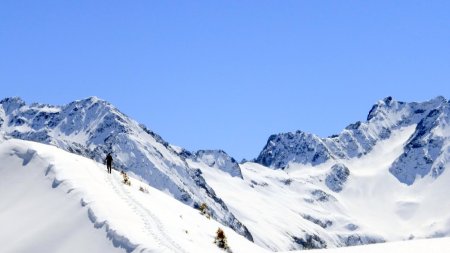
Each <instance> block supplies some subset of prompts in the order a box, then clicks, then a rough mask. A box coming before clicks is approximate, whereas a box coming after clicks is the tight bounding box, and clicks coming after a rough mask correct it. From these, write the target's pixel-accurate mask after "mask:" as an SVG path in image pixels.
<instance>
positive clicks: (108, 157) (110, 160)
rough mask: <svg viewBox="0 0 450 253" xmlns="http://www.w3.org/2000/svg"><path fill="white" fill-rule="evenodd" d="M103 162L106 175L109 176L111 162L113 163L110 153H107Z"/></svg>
mask: <svg viewBox="0 0 450 253" xmlns="http://www.w3.org/2000/svg"><path fill="white" fill-rule="evenodd" d="M105 161H106V169H108V173H109V174H111V165H112V161H113V158H112V156H111V153H109V154H108V155H107V156H106V159H105Z"/></svg>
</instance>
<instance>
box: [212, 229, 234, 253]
mask: <svg viewBox="0 0 450 253" xmlns="http://www.w3.org/2000/svg"><path fill="white" fill-rule="evenodd" d="M214 243H215V244H216V245H217V247H219V248H221V249H224V250H226V251H227V252H229V253H231V249H230V247H229V246H228V242H227V237H226V236H225V232H223V230H222V229H221V228H218V229H217V231H216V238H215V239H214Z"/></svg>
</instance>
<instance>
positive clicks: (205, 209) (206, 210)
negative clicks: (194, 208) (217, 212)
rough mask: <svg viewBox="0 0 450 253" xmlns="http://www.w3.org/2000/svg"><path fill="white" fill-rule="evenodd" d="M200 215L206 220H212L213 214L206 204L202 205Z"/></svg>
mask: <svg viewBox="0 0 450 253" xmlns="http://www.w3.org/2000/svg"><path fill="white" fill-rule="evenodd" d="M199 209H200V213H201V214H202V215H204V216H206V218H208V219H210V218H211V214H210V213H209V208H208V205H206V203H202V204H201V205H200V208H199Z"/></svg>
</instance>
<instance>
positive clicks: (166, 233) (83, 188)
mask: <svg viewBox="0 0 450 253" xmlns="http://www.w3.org/2000/svg"><path fill="white" fill-rule="evenodd" d="M0 160H1V161H2V162H1V164H0V173H1V175H2V183H1V184H0V199H1V200H2V201H1V202H0V224H2V229H1V230H0V245H1V251H2V252H224V251H223V250H221V249H219V248H218V247H217V246H216V245H215V244H214V243H213V241H214V237H215V232H216V230H217V229H218V228H219V227H220V228H223V229H224V231H225V234H226V236H227V237H228V243H229V245H230V247H231V249H232V251H233V252H266V251H265V250H264V249H262V248H260V247H258V246H256V245H255V244H253V243H251V242H250V241H248V240H247V239H246V238H245V237H243V236H241V235H238V234H236V233H235V232H234V231H233V230H231V229H229V228H227V227H224V226H223V225H221V224H220V223H218V222H216V221H214V220H212V219H207V218H206V217H205V216H203V215H201V214H200V213H199V211H198V210H195V209H193V208H191V207H189V206H187V205H184V204H182V203H181V202H179V201H177V200H175V199H173V198H171V197H170V196H168V195H167V194H164V193H163V192H161V191H159V190H157V189H154V188H152V187H149V186H148V185H145V183H143V182H141V181H138V180H135V179H133V178H131V186H127V185H125V184H123V183H122V182H121V180H122V177H121V175H120V173H118V172H116V171H113V174H111V175H110V174H107V173H106V172H105V168H104V165H102V164H99V163H97V162H95V161H93V160H90V159H86V158H84V157H81V156H78V155H74V154H71V153H68V152H66V151H63V150H60V149H58V148H56V147H53V146H48V145H44V144H39V143H35V142H28V141H22V140H16V139H10V140H4V141H2V142H1V143H0ZM140 186H143V187H144V188H146V189H147V190H148V193H144V192H142V191H140V190H139V187H140Z"/></svg>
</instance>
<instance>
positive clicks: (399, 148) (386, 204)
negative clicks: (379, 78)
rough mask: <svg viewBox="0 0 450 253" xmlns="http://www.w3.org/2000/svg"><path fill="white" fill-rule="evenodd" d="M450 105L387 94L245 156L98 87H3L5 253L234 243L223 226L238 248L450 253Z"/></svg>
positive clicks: (0, 154) (0, 215)
mask: <svg viewBox="0 0 450 253" xmlns="http://www.w3.org/2000/svg"><path fill="white" fill-rule="evenodd" d="M449 108H450V106H449V102H448V101H447V100H446V99H445V98H443V97H437V98H435V99H432V100H430V101H426V102H422V103H416V102H413V103H405V102H399V101H395V100H394V99H393V98H391V97H388V98H385V99H383V100H380V101H378V103H377V104H375V105H374V106H373V107H372V110H370V112H369V115H368V117H367V121H365V122H357V123H355V124H351V125H349V126H348V127H347V128H345V129H344V130H343V131H342V132H341V133H340V134H338V135H333V136H330V137H327V138H320V137H318V136H316V135H313V134H309V133H304V132H301V131H297V132H292V133H281V134H276V135H272V136H270V137H269V140H268V142H267V145H266V146H265V147H264V149H263V150H262V151H261V154H260V155H259V156H258V157H257V158H256V159H254V160H252V161H249V162H244V163H238V162H237V161H236V160H235V159H233V158H232V157H230V156H229V155H228V154H227V153H226V152H224V151H222V150H199V151H195V152H191V151H188V150H185V149H183V148H182V147H177V146H175V145H171V144H169V143H167V142H165V141H164V140H163V139H162V138H161V137H160V136H158V135H157V134H156V133H154V132H152V131H151V130H149V129H148V128H146V127H145V126H143V125H141V124H139V123H137V122H136V121H134V120H132V119H130V118H129V117H127V116H126V115H124V114H123V113H121V112H120V111H119V110H118V109H116V108H115V107H114V106H112V105H111V104H109V103H108V102H106V101H103V100H101V99H98V98H95V97H91V98H88V99H84V100H79V101H74V102H72V103H70V104H68V105H65V106H52V105H42V104H31V105H27V104H26V103H25V102H24V101H22V100H21V99H19V98H8V99H4V100H2V101H0V159H1V163H0V173H1V174H2V179H3V180H2V181H3V183H2V184H0V198H1V199H2V201H1V202H0V222H1V224H5V226H4V227H6V228H7V229H2V230H1V231H0V243H1V244H2V245H4V247H3V249H2V252H3V251H5V252H37V251H39V252H44V251H45V252H80V251H81V252H106V251H107V252H223V250H222V249H219V248H218V247H217V245H216V244H214V243H213V242H214V238H215V235H216V231H217V229H218V228H222V229H223V230H224V231H225V234H226V236H227V238H228V244H229V246H230V251H232V252H296V251H297V250H299V251H301V250H305V249H308V250H312V251H311V252H317V253H323V252H330V253H333V252H337V253H338V252H339V253H340V252H423V251H420V249H424V248H429V249H432V251H429V252H445V250H444V249H448V248H450V240H448V239H447V238H443V239H430V238H439V237H447V236H450V198H449V197H448V192H449V191H450V172H449V167H450V162H449V161H450V160H449V158H450V132H449V131H450V127H449V125H450V109H449ZM108 152H112V154H113V158H114V162H113V164H114V165H113V167H114V170H113V173H112V174H107V173H106V169H105V165H103V164H102V163H103V159H104V158H105V156H106V154H107V153H108ZM122 170H123V171H126V173H127V174H128V175H130V177H131V178H130V180H131V185H130V186H128V185H125V184H124V183H123V182H122V180H123V178H122V175H121V174H120V173H119V171H122ZM140 188H141V189H140ZM203 203H204V204H205V205H206V206H207V215H205V214H203V215H202V214H201V211H200V210H199V209H202V207H201V206H202V205H203ZM207 216H210V217H209V218H208V217H207ZM400 241H402V242H400ZM366 244H370V245H366ZM357 245H364V246H357ZM427 245H428V246H427ZM346 246H354V247H350V248H347V247H346ZM339 247H345V248H339ZM334 248H337V249H334ZM411 249H414V250H415V251H411ZM347 250H348V251H347ZM440 250H441V251H440Z"/></svg>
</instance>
